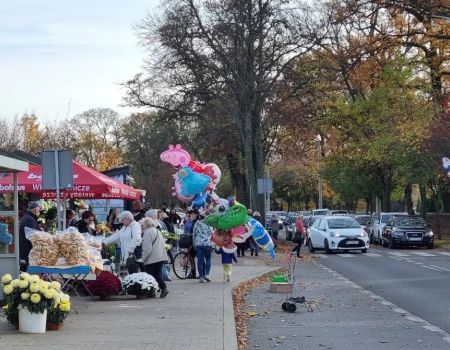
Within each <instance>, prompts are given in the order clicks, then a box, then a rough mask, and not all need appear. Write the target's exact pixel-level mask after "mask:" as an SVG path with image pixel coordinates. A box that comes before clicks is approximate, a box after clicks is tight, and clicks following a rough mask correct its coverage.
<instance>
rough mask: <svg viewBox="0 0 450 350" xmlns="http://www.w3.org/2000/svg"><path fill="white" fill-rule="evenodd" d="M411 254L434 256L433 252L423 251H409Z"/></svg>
mask: <svg viewBox="0 0 450 350" xmlns="http://www.w3.org/2000/svg"><path fill="white" fill-rule="evenodd" d="M411 254H414V255H420V256H436V255H435V254H430V253H424V252H411Z"/></svg>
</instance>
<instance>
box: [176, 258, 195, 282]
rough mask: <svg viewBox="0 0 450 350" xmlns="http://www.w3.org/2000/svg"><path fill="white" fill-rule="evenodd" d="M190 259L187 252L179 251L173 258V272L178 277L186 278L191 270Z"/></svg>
mask: <svg viewBox="0 0 450 350" xmlns="http://www.w3.org/2000/svg"><path fill="white" fill-rule="evenodd" d="M192 268H193V266H192V259H190V257H189V254H188V253H187V252H179V253H178V254H177V255H175V257H174V258H173V272H174V273H175V276H177V277H178V278H179V279H182V280H184V279H186V278H187V277H188V276H189V275H190V274H191V272H192Z"/></svg>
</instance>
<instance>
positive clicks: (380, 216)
mask: <svg viewBox="0 0 450 350" xmlns="http://www.w3.org/2000/svg"><path fill="white" fill-rule="evenodd" d="M394 215H407V213H384V212H382V213H373V214H372V218H371V219H370V227H369V240H370V243H378V244H380V245H381V240H382V234H383V228H384V226H385V225H386V224H387V223H388V221H389V220H390V219H391V218H392V217H393V216H394Z"/></svg>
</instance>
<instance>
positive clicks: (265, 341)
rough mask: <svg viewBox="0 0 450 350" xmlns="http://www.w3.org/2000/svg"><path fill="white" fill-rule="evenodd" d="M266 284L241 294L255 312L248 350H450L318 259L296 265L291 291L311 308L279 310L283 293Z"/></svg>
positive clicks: (406, 316) (448, 345)
mask: <svg viewBox="0 0 450 350" xmlns="http://www.w3.org/2000/svg"><path fill="white" fill-rule="evenodd" d="M306 256H307V255H306ZM268 288H269V285H268V284H266V285H263V286H261V287H260V288H257V289H255V290H253V291H252V292H251V293H249V294H248V295H247V298H246V304H247V306H248V307H247V309H246V311H253V312H256V313H257V316H255V317H253V318H252V319H250V321H249V323H248V333H249V346H248V349H249V350H251V349H261V350H263V349H264V350H266V349H289V350H295V349H306V350H310V349H329V350H331V349H333V350H348V349H365V350H424V349H439V350H440V349H450V339H446V338H445V337H446V335H442V334H439V333H437V332H433V331H430V330H427V329H426V328H427V327H426V325H425V327H424V324H423V322H422V321H420V320H417V319H415V317H413V316H412V315H411V314H409V313H407V312H404V313H402V312H400V311H399V309H398V308H396V306H395V305H393V304H390V303H388V302H387V301H385V300H384V299H382V298H379V297H377V296H376V295H374V294H372V293H370V292H368V291H365V290H363V289H362V288H360V287H359V286H357V285H356V284H354V283H353V282H351V281H349V280H347V279H346V278H344V277H342V276H340V275H338V274H336V273H335V272H334V271H332V270H330V269H328V268H326V267H325V266H322V265H320V263H316V262H300V263H298V264H297V267H296V284H295V287H294V293H293V295H294V296H305V297H306V300H307V301H309V302H311V306H312V308H313V312H308V310H307V308H306V307H305V306H303V305H304V304H303V305H301V304H296V305H297V311H296V313H287V312H284V311H282V309H281V305H282V303H283V301H285V298H286V295H285V294H274V293H270V292H269V291H268ZM430 329H431V330H432V328H430Z"/></svg>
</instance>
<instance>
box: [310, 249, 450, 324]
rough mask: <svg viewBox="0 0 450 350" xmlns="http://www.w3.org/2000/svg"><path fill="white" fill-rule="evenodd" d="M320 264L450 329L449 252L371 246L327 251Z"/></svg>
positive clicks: (401, 307) (414, 313)
mask: <svg viewBox="0 0 450 350" xmlns="http://www.w3.org/2000/svg"><path fill="white" fill-rule="evenodd" d="M317 255H318V256H320V257H321V260H320V262H321V264H323V265H324V266H326V267H328V268H330V269H331V270H333V271H336V272H337V273H338V274H340V275H342V276H344V277H346V278H347V279H349V280H350V281H352V282H354V283H356V284H357V285H359V286H361V287H362V288H364V289H366V290H368V291H370V292H372V293H374V294H376V295H378V296H381V297H382V298H384V299H385V300H387V301H388V302H391V303H393V304H395V306H397V307H398V308H400V309H399V310H400V312H401V311H402V309H403V310H406V311H408V312H409V313H411V314H412V315H414V316H417V317H420V318H422V319H423V320H425V321H427V322H429V323H430V324H431V326H430V325H428V327H429V328H430V327H431V328H432V326H435V327H438V328H440V329H442V330H444V331H445V332H447V333H450V298H449V293H450V252H445V251H438V250H424V249H396V250H390V249H387V248H381V247H372V248H369V250H368V253H366V254H361V253H359V252H357V253H343V254H325V253H322V252H319V253H318V254H317Z"/></svg>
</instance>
